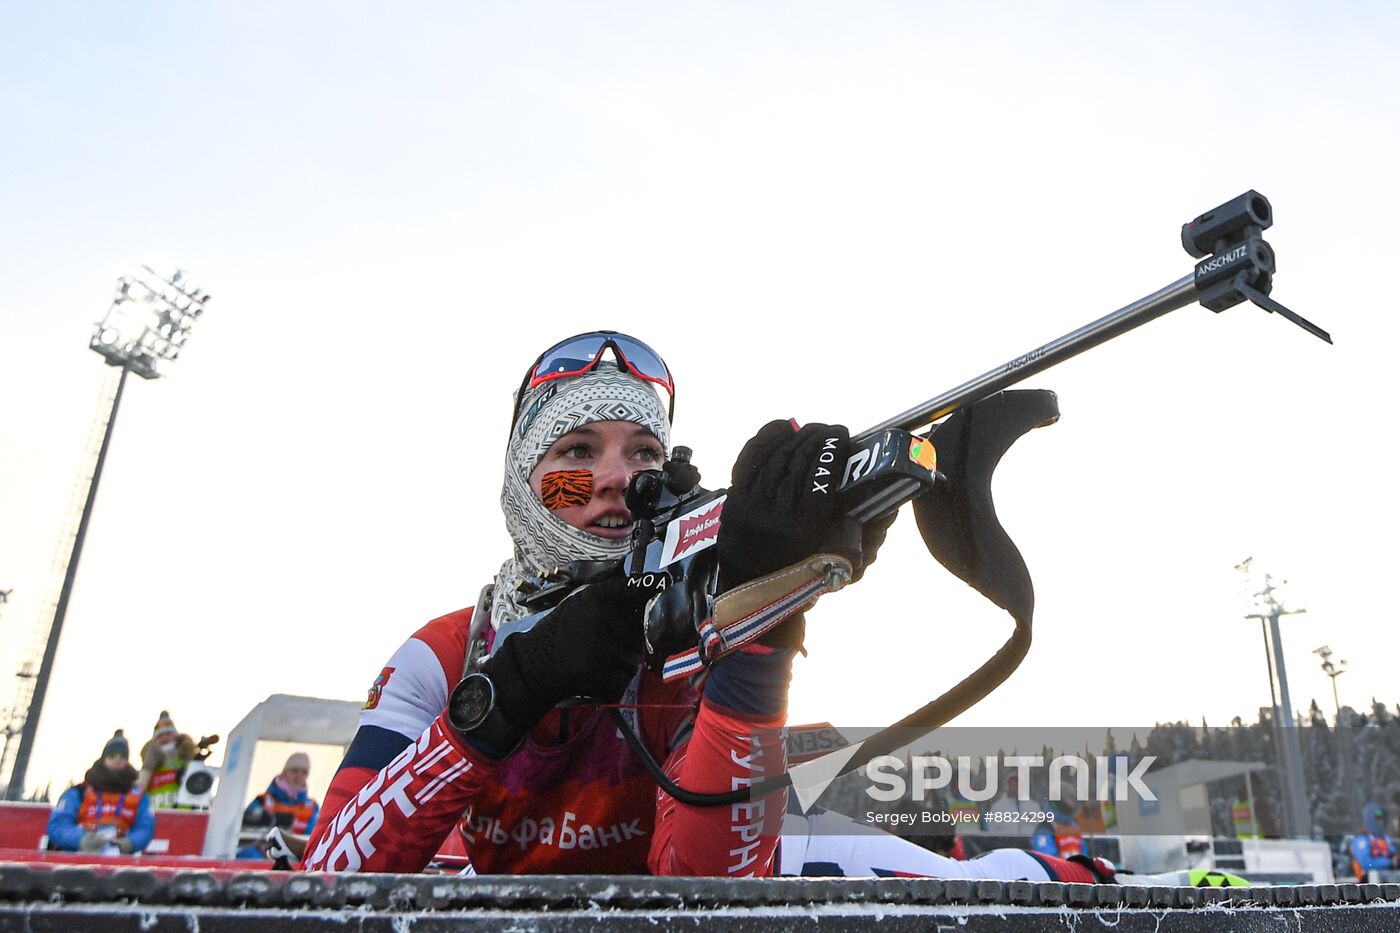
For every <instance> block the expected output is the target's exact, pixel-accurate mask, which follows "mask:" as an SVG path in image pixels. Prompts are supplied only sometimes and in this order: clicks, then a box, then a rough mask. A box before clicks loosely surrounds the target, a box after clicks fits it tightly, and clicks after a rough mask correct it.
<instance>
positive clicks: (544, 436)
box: [491, 360, 671, 626]
mask: <svg viewBox="0 0 1400 933" xmlns="http://www.w3.org/2000/svg"><path fill="white" fill-rule="evenodd" d="M516 410H517V411H519V412H520V416H519V419H518V420H517V422H516V424H515V425H514V426H513V427H512V429H511V432H510V442H509V443H508V444H507V445H506V462H505V482H504V484H503V486H502V488H501V511H502V512H504V513H505V518H506V530H507V531H509V532H510V537H511V540H512V541H514V542H515V556H514V558H512V559H511V560H508V561H506V562H505V564H504V565H503V566H502V567H501V573H500V575H499V577H498V579H497V583H496V589H495V595H494V598H493V600H492V606H491V622H492V624H493V625H496V626H499V625H500V624H501V623H503V622H507V621H510V620H512V619H517V618H519V617H520V616H522V615H524V611H523V609H521V608H520V607H519V606H518V605H516V603H515V601H514V598H513V597H514V594H515V587H516V585H517V584H518V583H519V581H520V579H521V578H522V576H523V575H525V574H531V575H534V574H541V573H545V572H546V571H549V570H551V569H553V568H555V567H558V566H559V565H560V564H564V563H568V562H569V561H574V560H616V559H618V558H620V557H622V556H624V555H625V554H626V553H627V549H628V547H629V544H628V542H627V541H625V540H624V541H609V540H606V539H604V538H600V537H598V536H597V535H591V534H589V533H588V532H586V531H583V530H581V529H578V528H575V527H573V526H572V525H570V524H569V523H568V522H565V521H564V520H563V519H561V518H559V517H558V516H557V515H555V514H554V513H553V512H552V511H550V510H549V509H548V508H547V507H546V506H545V504H544V503H543V502H541V501H540V499H539V496H537V495H535V491H534V490H533V489H531V488H530V474H531V473H533V472H534V470H535V467H536V466H537V465H538V464H539V462H540V459H541V458H543V457H544V455H545V453H546V452H548V451H549V448H550V447H552V446H553V445H554V442H555V441H557V440H558V439H559V438H561V437H563V436H564V435H565V434H568V433H569V432H570V431H575V430H577V429H578V428H581V427H583V426H584V425H586V424H592V423H593V422H595V421H632V422H635V423H637V424H640V425H641V426H643V427H644V428H646V429H647V430H648V431H650V432H651V433H652V434H654V435H655V436H656V439H657V440H658V441H660V442H661V446H662V448H668V444H669V439H670V430H671V426H670V422H669V420H668V419H667V416H666V407H665V405H663V404H662V401H661V397H660V396H658V395H657V394H656V390H654V389H653V388H652V387H651V385H650V384H649V383H647V382H645V381H643V380H641V379H638V378H637V377H635V376H633V375H631V374H630V373H626V372H622V371H620V370H619V369H618V367H617V364H616V363H613V362H611V361H608V360H604V361H601V362H599V364H598V366H597V368H595V369H593V370H590V371H589V372H586V373H584V374H583V375H581V376H575V377H572V378H569V379H553V380H550V381H549V382H545V383H542V384H541V385H539V386H536V387H535V388H534V389H530V390H528V391H527V392H526V393H525V395H524V396H523V397H522V398H520V399H519V404H518V406H517V409H516Z"/></svg>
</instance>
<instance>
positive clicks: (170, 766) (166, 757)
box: [141, 710, 198, 810]
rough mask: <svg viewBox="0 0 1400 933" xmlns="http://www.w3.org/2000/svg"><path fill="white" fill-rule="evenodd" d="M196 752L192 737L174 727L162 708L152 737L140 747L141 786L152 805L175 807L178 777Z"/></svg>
mask: <svg viewBox="0 0 1400 933" xmlns="http://www.w3.org/2000/svg"><path fill="white" fill-rule="evenodd" d="M197 752H198V747H197V746H196V745H195V741H194V739H192V738H190V737H189V736H188V735H186V734H185V733H183V732H181V731H179V730H178V729H176V728H175V723H174V722H173V721H172V720H171V719H170V714H169V713H168V712H166V711H165V710H161V711H160V718H159V719H158V720H156V726H155V730H154V731H153V732H152V734H151V740H150V741H149V742H147V743H146V744H145V745H143V746H141V787H142V788H143V789H144V790H145V791H146V794H147V796H149V797H150V799H151V805H152V806H154V807H156V808H157V809H160V810H170V809H174V807H175V798H176V795H178V794H179V792H180V778H181V776H182V775H183V774H184V773H185V767H186V766H187V765H189V763H190V762H191V761H193V760H194V758H195V755H196V753H197Z"/></svg>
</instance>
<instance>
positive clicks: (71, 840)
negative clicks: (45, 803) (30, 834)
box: [48, 787, 83, 852]
mask: <svg viewBox="0 0 1400 933" xmlns="http://www.w3.org/2000/svg"><path fill="white" fill-rule="evenodd" d="M79 791H80V788H77V787H70V788H68V789H67V790H66V791H64V792H63V796H61V797H59V798H58V803H56V804H54V808H53V812H52V813H50V814H49V828H48V834H49V846H50V847H52V848H55V849H61V850H63V851H65V852H77V851H78V843H80V842H82V839H83V828H82V827H81V826H79V825H78V808H79V807H80V806H82V803H83V798H82V794H81V793H80V792H79Z"/></svg>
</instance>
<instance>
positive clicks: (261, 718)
mask: <svg viewBox="0 0 1400 933" xmlns="http://www.w3.org/2000/svg"><path fill="white" fill-rule="evenodd" d="M360 709H361V704H360V703H358V702H355V701H353V700H323V699H320V698H318V697H298V696H288V695H286V694H281V693H275V694H273V695H272V696H270V697H268V698H267V699H266V700H264V701H262V702H261V703H259V704H258V705H257V706H255V707H253V709H252V710H251V711H250V712H249V713H248V715H246V716H244V717H243V719H242V721H240V722H239V723H238V725H236V726H234V728H233V731H232V732H230V733H229V736H228V745H227V746H226V747H225V751H224V762H223V766H222V767H221V768H220V773H219V789H218V793H217V794H216V795H215V796H214V805H213V806H212V807H211V808H210V810H209V828H208V830H207V831H206V832H205V835H204V855H205V856H206V857H208V858H233V856H234V851H235V849H236V848H237V843H238V830H239V826H240V824H241V823H242V817H243V808H244V806H245V805H246V804H247V803H248V801H249V800H250V799H251V798H252V796H253V795H255V794H257V793H260V792H261V791H262V789H263V788H262V786H261V785H258V786H250V785H251V784H252V778H253V759H254V755H255V753H256V751H257V746H258V743H259V742H290V743H299V744H306V745H320V746H338V747H339V748H340V749H341V750H342V753H343V750H344V749H345V748H346V747H347V746H349V744H350V740H351V739H352V738H354V736H355V729H356V727H357V726H358V725H359V720H360Z"/></svg>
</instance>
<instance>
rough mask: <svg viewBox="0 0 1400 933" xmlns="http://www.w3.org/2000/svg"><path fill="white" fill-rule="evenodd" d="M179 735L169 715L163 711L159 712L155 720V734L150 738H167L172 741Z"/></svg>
mask: <svg viewBox="0 0 1400 933" xmlns="http://www.w3.org/2000/svg"><path fill="white" fill-rule="evenodd" d="M179 734H180V733H179V731H178V730H177V729H176V728H175V723H174V722H173V721H172V720H171V719H170V714H169V713H167V712H166V711H165V710H161V711H160V718H159V719H157V720H156V728H155V732H153V733H152V735H151V737H152V738H154V739H163V738H166V737H167V736H168V737H170V738H172V739H173V738H174V737H176V736H177V735H179Z"/></svg>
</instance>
